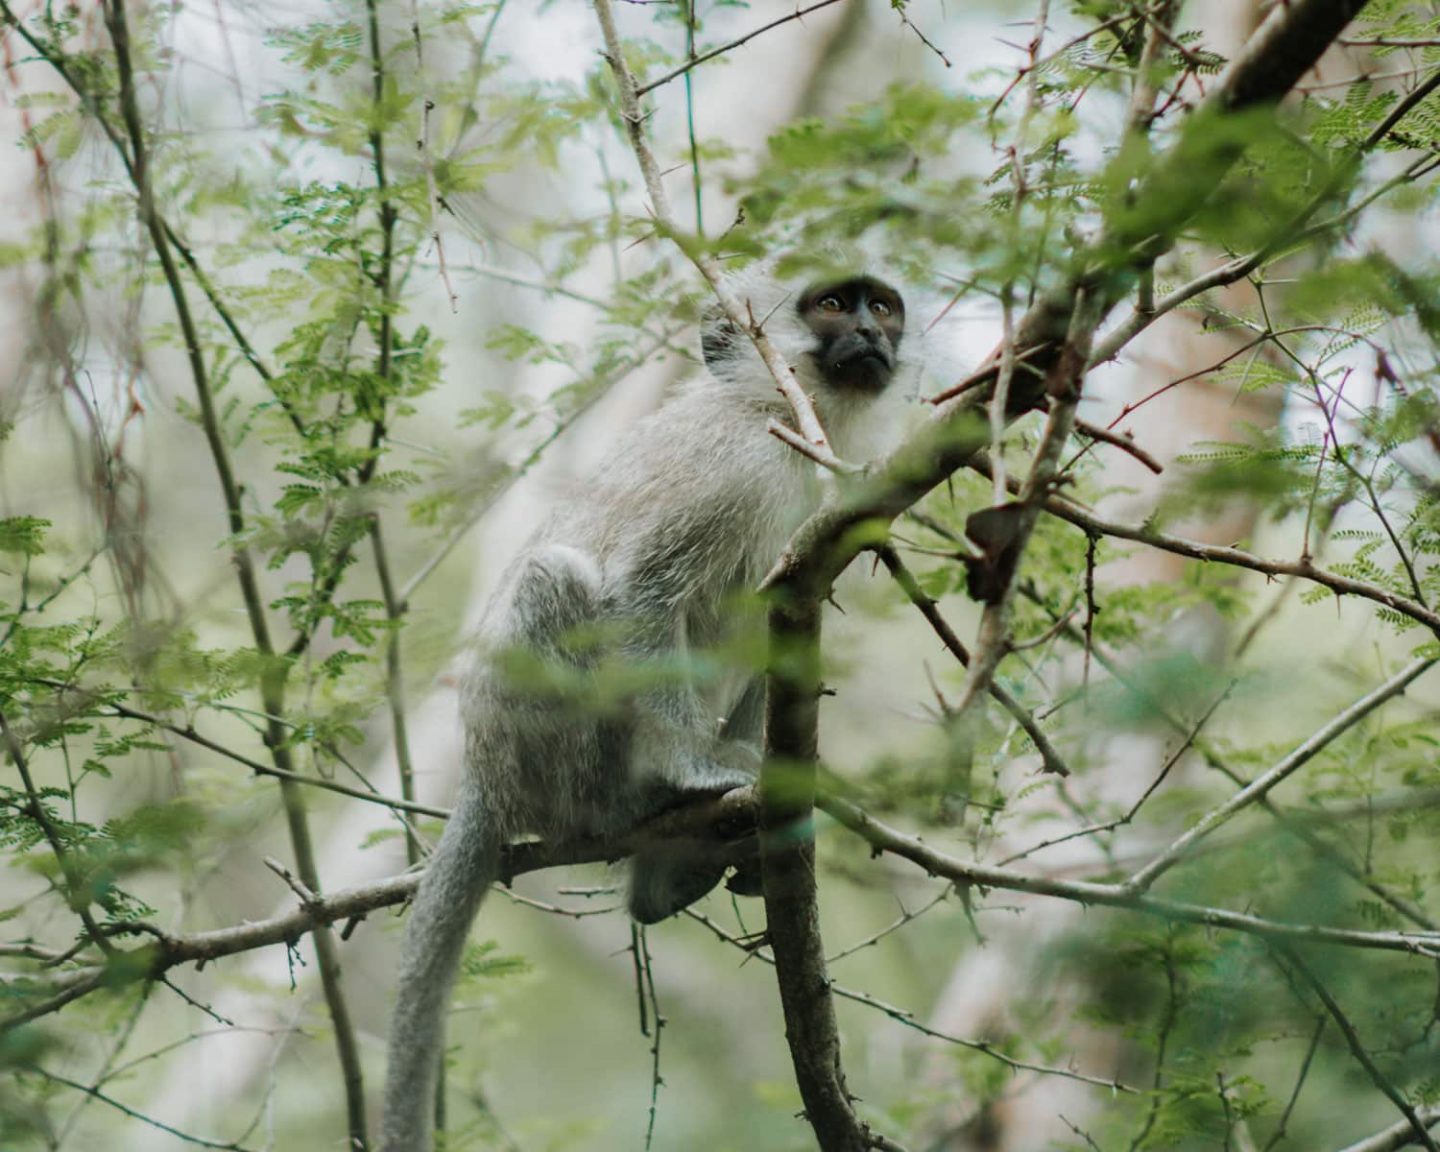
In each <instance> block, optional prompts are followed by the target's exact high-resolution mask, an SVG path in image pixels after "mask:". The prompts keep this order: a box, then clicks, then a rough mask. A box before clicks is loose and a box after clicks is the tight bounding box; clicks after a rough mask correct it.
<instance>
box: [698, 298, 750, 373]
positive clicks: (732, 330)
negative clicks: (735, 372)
mask: <svg viewBox="0 0 1440 1152" xmlns="http://www.w3.org/2000/svg"><path fill="white" fill-rule="evenodd" d="M740 338H741V332H740V329H738V328H736V327H735V325H734V324H733V323H732V322H731V320H730V318H729V317H727V316H726V315H725V313H724V312H722V311H721V310H720V307H719V306H718V305H713V306H711V307H709V308H707V309H705V312H704V314H703V315H702V316H701V317H700V351H701V352H703V353H704V354H705V366H706V367H707V368H709V369H710V371H712V372H714V371H716V370H717V369H718V368H719V367H720V362H721V361H722V360H729V359H731V358H732V357H734V355H735V351H736V348H737V346H738V345H737V341H739V340H740Z"/></svg>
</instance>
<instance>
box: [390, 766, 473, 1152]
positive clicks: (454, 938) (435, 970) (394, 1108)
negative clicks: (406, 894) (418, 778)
mask: <svg viewBox="0 0 1440 1152" xmlns="http://www.w3.org/2000/svg"><path fill="white" fill-rule="evenodd" d="M500 847H501V844H500V836H499V834H498V833H497V831H496V830H495V829H494V828H493V827H491V825H490V822H489V821H488V820H487V819H486V815H485V806H484V804H483V802H482V799H481V796H480V789H479V788H478V787H477V786H476V785H475V784H474V783H473V782H471V781H467V782H466V783H465V784H463V785H462V786H461V789H460V795H459V797H458V798H457V803H456V806H455V811H454V812H453V813H452V814H451V816H450V820H449V822H448V823H447V824H446V826H445V832H444V835H442V836H441V837H440V844H439V846H438V847H437V848H436V849H435V854H434V856H433V857H432V858H431V860H430V865H429V867H428V868H427V869H426V870H425V878H424V879H423V880H421V882H420V889H419V891H418V892H417V893H416V895H415V901H414V905H413V907H412V908H411V909H410V920H409V923H408V924H407V925H406V926H405V942H404V945H403V946H402V949H401V955H400V976H399V981H398V983H399V992H398V995H397V997H396V1002H395V1015H394V1017H393V1019H392V1021H391V1024H390V1044H389V1058H388V1064H387V1071H386V1076H385V1112H384V1117H383V1119H382V1123H381V1139H380V1147H381V1149H382V1152H429V1150H430V1147H431V1118H432V1114H433V1110H434V1101H435V1082H436V1077H437V1075H438V1073H439V1068H440V1063H441V1058H442V1056H443V1048H444V1034H445V1010H446V1008H447V1007H448V1006H449V1003H450V992H451V990H452V988H453V987H454V984H455V975H456V973H457V971H458V970H459V967H460V959H461V957H462V955H463V954H464V951H465V938H466V937H467V936H468V935H469V932H470V925H471V923H472V922H473V921H474V919H475V913H476V911H477V910H478V909H479V907H480V901H481V900H482V899H483V898H484V896H485V893H486V892H487V891H488V890H489V888H490V885H491V884H493V883H494V882H495V881H496V880H497V879H499V877H500Z"/></svg>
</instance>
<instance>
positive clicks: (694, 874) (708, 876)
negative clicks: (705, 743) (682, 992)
mask: <svg viewBox="0 0 1440 1152" xmlns="http://www.w3.org/2000/svg"><path fill="white" fill-rule="evenodd" d="M696 727H698V724H697V725H695V726H694V727H692V728H690V729H689V731H691V732H693V731H694V730H695V728H696ZM649 735H650V737H652V738H653V737H654V736H655V730H654V727H653V726H652V727H651V729H650V732H649ZM709 744H710V746H709V747H708V748H703V749H702V748H697V747H695V746H694V744H693V742H692V743H691V745H690V746H688V747H686V746H684V744H681V743H676V744H672V745H671V746H670V748H669V749H668V757H669V759H668V763H669V765H670V766H671V771H669V772H667V773H666V774H665V775H663V776H661V777H660V778H659V779H653V778H652V779H651V780H649V781H645V782H642V784H641V789H642V791H643V793H644V795H645V801H644V807H645V809H646V811H647V813H648V814H649V815H654V814H657V813H659V812H663V811H665V810H666V809H670V808H675V807H678V806H680V805H683V804H686V803H691V802H693V801H696V800H699V799H701V798H703V797H707V796H719V795H723V794H724V793H726V792H728V791H730V790H731V789H732V788H743V787H746V786H748V785H750V784H753V783H754V782H755V772H756V769H757V768H758V767H759V754H758V752H757V751H756V750H755V747H754V746H753V745H751V744H747V743H742V742H739V741H732V740H714V741H710V742H709ZM652 750H653V746H652ZM662 762H663V761H662ZM717 847H718V846H717ZM716 855H717V852H716V847H709V848H708V850H707V847H706V846H705V845H696V844H686V843H685V842H675V843H670V844H657V845H655V846H653V847H648V848H644V849H641V850H640V851H639V852H637V853H636V854H635V858H634V862H633V864H632V866H631V874H630V877H631V878H630V895H629V906H630V915H631V916H632V917H633V918H634V919H635V920H637V921H638V922H640V923H641V924H654V923H655V922H656V921H659V920H664V919H666V918H668V917H670V916H673V915H675V913H677V912H679V911H680V910H681V909H683V908H687V907H689V906H690V905H691V904H693V903H694V902H695V901H696V900H699V899H700V897H702V896H704V895H705V894H706V893H707V892H709V891H710V890H711V889H712V888H714V887H715V886H716V885H717V884H719V883H720V881H721V880H722V879H724V876H725V869H726V867H727V864H726V863H725V861H724V860H723V859H717V858H716Z"/></svg>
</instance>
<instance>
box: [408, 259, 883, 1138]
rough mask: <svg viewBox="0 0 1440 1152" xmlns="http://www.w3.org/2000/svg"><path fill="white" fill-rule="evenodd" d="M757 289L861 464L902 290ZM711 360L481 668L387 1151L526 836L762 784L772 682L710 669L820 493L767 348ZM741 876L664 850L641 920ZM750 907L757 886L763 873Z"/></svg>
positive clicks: (621, 465)
mask: <svg viewBox="0 0 1440 1152" xmlns="http://www.w3.org/2000/svg"><path fill="white" fill-rule="evenodd" d="M742 275H743V274H742ZM737 288H738V291H737V295H738V296H739V297H740V298H741V299H742V300H744V301H746V302H747V303H748V305H749V307H750V309H751V312H752V313H753V315H755V316H756V317H757V318H758V319H759V320H760V321H761V322H762V323H763V324H764V328H765V331H766V333H767V335H769V337H770V339H771V340H772V341H773V342H774V343H775V345H776V347H777V348H778V349H779V350H780V351H781V353H782V354H783V355H785V356H786V357H787V359H788V361H789V363H790V364H791V365H792V367H793V368H794V369H795V372H796V375H797V377H798V379H799V381H800V383H801V385H802V386H803V387H804V388H805V390H806V392H808V393H810V394H811V395H812V396H813V398H814V403H815V407H816V409H817V411H818V413H819V415H820V418H821V421H822V422H823V424H824V426H825V428H826V430H827V433H828V434H829V436H830V438H831V440H832V442H833V445H834V447H835V449H836V450H837V452H839V453H840V454H841V455H842V456H846V457H850V458H856V459H863V458H864V456H865V454H866V453H865V449H866V445H867V442H873V441H874V436H875V432H876V429H877V426H880V425H883V424H885V423H886V422H887V419H888V418H887V414H886V409H887V405H886V404H879V403H877V402H878V401H880V400H881V398H882V397H885V396H886V394H887V393H891V394H892V395H893V393H895V392H897V391H900V389H898V388H892V382H893V381H894V379H895V376H896V373H897V368H898V366H899V364H900V360H899V350H900V344H901V338H902V336H903V334H904V331H905V305H904V302H903V301H902V300H901V298H900V294H899V293H898V292H896V291H895V290H894V289H893V288H891V287H890V286H889V285H887V284H885V283H883V282H882V281H880V280H877V279H874V278H873V277H869V276H856V277H851V278H849V279H844V280H840V281H838V282H829V283H826V284H824V285H822V286H819V287H815V288H811V289H809V290H807V291H804V292H800V293H794V292H790V293H787V292H785V291H784V290H783V289H782V288H780V287H779V286H777V285H776V284H775V283H774V282H773V280H772V279H770V278H768V277H763V278H761V279H760V280H758V281H756V282H755V283H753V284H749V285H747V283H746V282H745V281H743V280H742V281H740V282H739V283H738V284H737ZM701 343H702V347H703V350H704V354H705V362H706V365H707V366H708V368H709V372H708V375H707V376H705V377H703V378H701V379H699V380H696V381H695V382H694V383H693V384H691V385H690V386H689V387H688V388H687V389H686V390H684V391H683V392H681V393H680V394H679V395H677V396H676V397H675V398H674V399H672V400H670V401H669V402H668V403H666V404H665V405H664V406H662V407H661V408H660V409H659V410H658V411H657V412H655V413H654V414H653V415H652V416H650V417H648V418H647V419H645V420H643V421H641V422H640V424H639V425H638V426H637V427H635V429H634V430H633V431H631V432H630V433H629V434H628V435H627V436H626V437H625V438H623V439H622V440H621V441H620V442H619V443H618V444H617V445H616V446H615V448H614V450H613V451H612V452H611V453H610V454H609V456H608V457H607V458H606V460H605V461H604V462H603V463H602V464H601V465H600V467H599V468H598V469H597V470H596V472H595V473H594V475H593V476H591V477H590V478H589V480H588V482H586V483H585V484H583V485H581V486H580V487H579V488H578V490H577V491H576V492H575V493H574V495H573V496H571V497H570V498H569V499H568V500H567V501H566V502H565V503H563V504H562V505H561V506H560V507H559V508H558V509H557V510H556V511H555V513H554V514H553V515H551V517H550V518H549V520H548V521H547V522H546V523H544V524H543V525H542V526H541V527H540V528H539V530H538V531H537V532H536V534H535V536H534V538H533V539H532V540H531V541H530V542H529V544H528V545H527V546H526V547H525V549H524V551H523V552H522V553H521V554H520V556H519V558H518V559H517V560H516V561H515V562H514V564H513V565H512V566H511V568H510V569H509V572H508V573H507V574H506V576H505V577H504V579H503V582H502V584H501V586H500V588H499V590H498V591H497V592H496V594H495V596H494V598H493V599H492V601H491V603H490V605H489V607H488V609H487V611H486V614H485V617H484V621H483V623H482V625H481V631H482V641H481V644H482V649H483V652H482V658H481V660H480V661H479V662H478V666H477V668H476V670H475V671H474V672H473V673H472V674H471V675H470V676H469V678H468V680H467V682H466V684H465V686H464V689H463V695H462V704H461V709H462V715H463V717H464V721H465V773H464V777H463V779H462V781H461V784H460V791H459V796H458V798H457V800H456V804H455V810H454V813H453V814H452V815H451V817H450V821H449V823H448V824H447V825H446V828H445V833H444V835H443V836H442V837H441V839H440V844H439V847H438V848H437V849H436V851H435V854H434V855H433V857H432V858H431V860H430V865H429V868H428V869H427V870H426V873H425V877H424V879H423V881H422V882H421V884H420V888H419V891H418V893H417V894H416V897H415V903H414V907H413V908H412V909H411V911H410V922H409V924H408V926H407V928H406V931H405V941H404V946H403V952H402V958H401V962H400V978H399V991H398V995H397V1001H396V1006H395V1016H394V1021H393V1023H392V1025H391V1028H390V1047H389V1075H388V1079H387V1082H386V1086H385V1117H384V1125H383V1139H382V1143H383V1148H384V1150H385V1152H428V1149H429V1148H430V1146H431V1136H430V1113H431V1109H432V1098H433V1096H434V1087H435V1077H436V1071H437V1066H438V1059H439V1049H440V1045H441V1042H442V1040H441V1038H442V1035H443V1022H444V1015H445V1010H446V1006H447V1005H448V1003H449V1000H450V992H451V988H452V985H453V983H454V979H455V973H456V969H457V967H458V966H459V963H460V958H461V955H462V953H463V950H464V945H465V938H466V936H467V934H468V932H469V929H470V924H471V921H472V920H473V919H474V916H475V911H476V909H477V908H478V907H479V904H480V901H481V899H482V898H483V897H484V895H485V893H486V890H487V889H488V888H489V887H490V885H491V884H492V883H494V882H495V881H496V880H497V879H498V878H499V874H500V852H501V848H502V846H503V845H504V844H505V843H506V842H507V841H508V840H510V839H512V838H513V837H516V836H519V835H525V834H527V833H533V834H538V835H540V836H543V837H545V838H547V839H555V840H561V841H563V840H567V839H571V838H576V837H592V836H593V837H606V836H613V835H615V834H617V833H624V832H628V831H629V830H630V829H632V828H633V827H634V826H635V825H637V824H638V823H640V822H641V821H644V820H646V819H647V818H649V817H651V816H654V815H656V814H658V813H659V812H661V811H662V810H664V809H667V808H671V807H674V806H676V805H678V804H680V803H683V802H684V801H685V800H686V799H687V798H693V797H700V796H705V795H715V794H718V793H723V792H726V791H728V790H730V789H731V788H735V787H738V786H741V785H746V784H749V783H752V782H753V780H754V776H755V771H756V769H757V767H758V764H759V741H760V729H761V722H762V716H763V703H764V699H763V697H764V692H763V686H762V682H761V681H760V679H759V678H758V677H756V676H755V675H754V673H753V672H751V673H749V674H737V675H736V676H735V677H733V679H735V680H736V681H737V682H736V683H734V684H724V683H720V682H718V681H717V682H716V683H708V682H707V683H701V682H699V678H698V677H696V676H694V675H692V674H691V673H690V671H689V669H691V668H693V657H694V656H695V655H696V654H697V653H702V652H705V651H706V650H714V649H717V648H718V647H719V646H720V645H721V644H722V643H723V642H725V641H726V640H727V639H731V638H733V630H734V622H735V620H736V619H737V617H738V618H740V619H743V618H744V617H745V615H746V614H745V613H744V612H743V611H741V612H739V613H737V612H736V611H735V608H734V601H735V600H736V599H737V597H740V596H743V595H744V594H745V593H746V592H748V591H749V590H751V589H753V588H755V586H756V585H757V584H758V583H759V582H760V580H761V578H762V577H763V576H764V575H765V573H766V572H767V571H768V569H769V567H770V565H771V564H772V563H773V562H774V561H775V560H776V559H777V558H778V556H779V554H780V551H781V549H782V547H783V546H784V544H785V542H786V540H787V539H788V538H789V536H790V534H791V532H792V531H793V530H794V529H795V528H796V527H797V526H798V525H799V523H800V521H801V519H803V518H804V516H805V515H806V514H807V513H808V512H810V511H812V510H813V509H814V508H815V507H816V504H817V501H818V498H819V490H818V485H817V476H816V468H815V465H814V464H813V463H811V462H810V461H809V460H807V459H806V458H805V457H803V456H801V455H800V454H798V453H797V452H795V451H794V450H793V449H791V448H789V447H787V446H786V445H785V444H783V443H782V442H781V441H779V440H777V439H775V438H774V437H773V436H770V435H769V434H767V432H766V421H767V419H769V418H771V417H774V418H777V419H780V420H784V419H786V417H787V414H788V407H787V405H786V403H785V401H784V399H783V398H782V397H781V395H780V393H779V391H778V389H777V388H776V387H775V382H774V381H773V380H772V379H771V377H770V375H769V373H768V372H767V371H766V369H765V367H764V366H763V364H762V363H761V361H760V358H759V356H758V354H757V353H756V352H755V350H754V347H753V345H752V344H751V342H750V340H749V338H748V337H747V336H746V335H745V334H744V333H742V332H739V331H736V330H735V328H734V327H733V325H731V324H729V323H728V322H727V321H725V320H723V319H710V320H708V321H707V322H706V323H705V324H704V325H703V330H702V338H701ZM888 407H889V408H892V409H893V408H898V405H895V404H889V405H888ZM637 668H639V669H641V670H642V675H644V670H648V679H646V680H645V681H644V684H643V686H641V687H639V688H636V689H634V690H633V691H630V692H629V693H628V694H627V693H625V692H623V691H619V690H616V689H614V687H613V685H614V684H615V682H616V680H617V679H620V678H623V677H625V675H626V670H627V669H628V670H632V671H633V670H634V669H637ZM657 670H659V671H657ZM664 671H668V673H669V674H668V675H665V676H661V675H659V672H664ZM617 694H618V695H619V696H621V699H619V700H616V699H615V698H614V697H615V696H616V695H617ZM722 718H723V724H722V723H721V720H722ZM723 873H724V865H723V864H718V863H715V862H713V861H710V862H706V861H705V860H703V859H701V858H699V857H697V856H695V855H693V854H692V855H689V856H687V855H685V854H684V853H683V852H667V851H665V849H664V848H663V846H657V847H656V848H654V849H653V850H652V849H645V850H642V851H640V852H639V853H637V855H636V856H635V859H634V862H633V865H632V872H631V880H630V888H629V909H630V914H631V915H632V916H633V917H634V918H635V919H636V920H638V921H639V922H640V923H642V924H650V923H654V922H655V921H657V920H663V919H664V918H665V917H667V916H670V915H672V914H673V913H676V912H678V911H680V910H681V909H682V908H684V907H686V906H687V905H689V904H690V903H691V902H693V901H695V900H698V899H699V898H700V897H701V896H703V895H705V893H707V892H708V891H710V889H712V888H713V887H714V886H715V885H716V884H717V883H718V882H719V881H720V879H721V878H722V876H723ZM732 886H734V885H733V884H732ZM741 887H748V888H749V889H751V890H753V889H754V883H753V876H752V877H750V879H749V881H748V883H744V882H742V884H741Z"/></svg>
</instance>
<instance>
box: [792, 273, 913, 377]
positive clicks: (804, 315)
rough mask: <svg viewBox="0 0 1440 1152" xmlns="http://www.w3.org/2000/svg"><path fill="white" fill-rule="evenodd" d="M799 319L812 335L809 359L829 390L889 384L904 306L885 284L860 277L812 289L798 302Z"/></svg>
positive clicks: (903, 323)
mask: <svg viewBox="0 0 1440 1152" xmlns="http://www.w3.org/2000/svg"><path fill="white" fill-rule="evenodd" d="M800 318H801V319H802V320H804V321H805V323H806V324H807V325H808V326H809V328H810V331H812V332H814V333H815V336H816V341H817V342H816V347H815V349H814V351H812V352H811V353H810V354H809V355H810V357H811V359H813V360H814V362H815V367H816V368H818V369H819V370H820V375H821V376H822V377H823V378H824V380H825V382H826V383H827V384H829V385H830V386H831V387H833V388H837V389H855V390H857V391H860V392H880V391H883V390H884V388H885V386H886V385H887V384H889V383H890V378H891V376H893V375H894V374H895V356H896V353H897V352H898V351H899V350H900V337H901V336H903V335H904V334H905V302H904V301H903V300H901V299H900V294H899V293H898V292H896V291H895V290H894V289H893V288H891V287H890V286H889V285H887V284H883V283H881V282H880V281H879V280H873V279H871V278H870V277H869V276H859V277H856V278H855V279H854V280H845V281H843V282H841V283H839V284H826V285H822V286H820V287H818V288H811V289H810V290H809V291H808V292H806V293H805V295H804V296H803V297H801V299H800Z"/></svg>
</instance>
